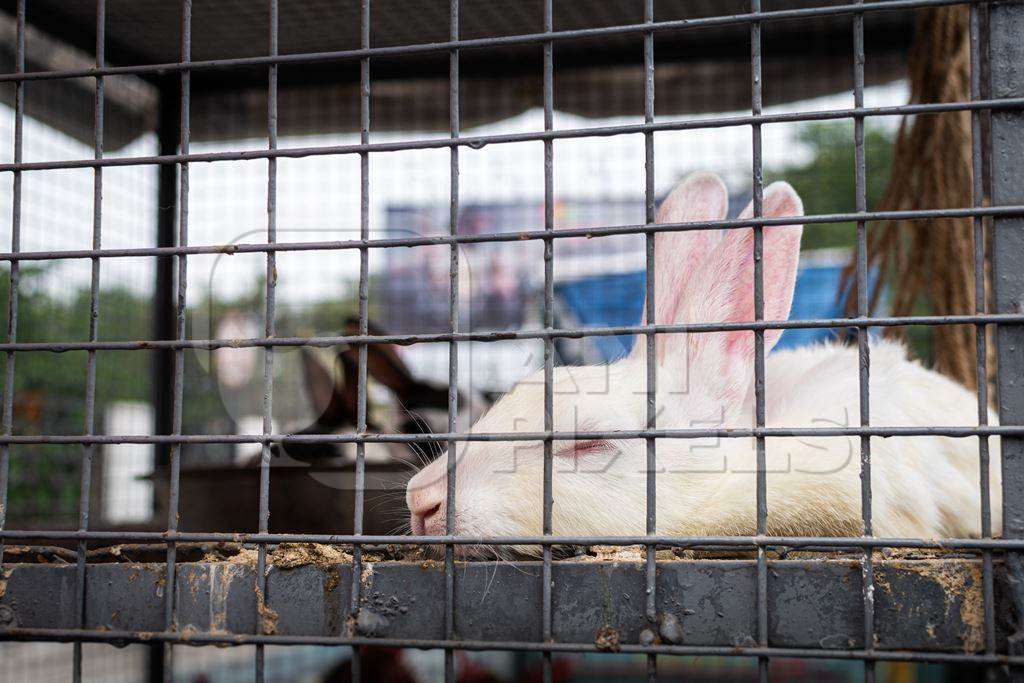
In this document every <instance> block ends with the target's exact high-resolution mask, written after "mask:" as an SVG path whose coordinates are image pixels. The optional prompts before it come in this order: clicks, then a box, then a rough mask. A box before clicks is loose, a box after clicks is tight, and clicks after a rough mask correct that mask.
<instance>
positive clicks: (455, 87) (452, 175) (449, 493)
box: [444, 0, 459, 683]
mask: <svg viewBox="0 0 1024 683" xmlns="http://www.w3.org/2000/svg"><path fill="white" fill-rule="evenodd" d="M448 24H449V25H448V31H449V37H450V39H451V40H453V41H456V40H458V39H459V0H450V1H449V6H448ZM448 127H449V133H450V134H451V136H452V137H453V138H457V137H459V51H458V50H452V51H451V52H450V53H449V55H448ZM448 185H449V206H448V210H449V214H448V229H449V231H450V234H452V235H458V233H459V148H458V146H455V145H453V146H452V147H451V148H450V155H449V176H448ZM448 297H449V298H448V328H449V329H450V330H451V331H452V333H455V332H457V331H458V330H459V245H458V244H456V243H454V242H453V243H452V245H451V249H450V251H449V255H448ZM458 386H459V344H458V342H457V341H455V340H454V339H452V341H450V342H449V343H448V431H449V432H454V431H455V430H456V417H457V415H458V411H459V389H458ZM445 450H446V455H447V459H448V461H447V466H448V467H447V472H446V476H447V484H446V488H445V501H446V502H445V522H444V523H445V533H446V534H449V535H450V534H453V533H455V464H456V461H457V455H458V443H457V442H456V441H454V440H451V441H449V442H448V447H447V448H446V449H445ZM444 634H445V638H446V639H447V640H452V639H453V637H454V635H455V547H454V546H453V545H451V544H449V545H446V546H445V549H444ZM444 678H445V681H446V682H447V683H454V681H455V653H454V651H453V650H452V649H451V648H447V649H445V651H444Z"/></svg>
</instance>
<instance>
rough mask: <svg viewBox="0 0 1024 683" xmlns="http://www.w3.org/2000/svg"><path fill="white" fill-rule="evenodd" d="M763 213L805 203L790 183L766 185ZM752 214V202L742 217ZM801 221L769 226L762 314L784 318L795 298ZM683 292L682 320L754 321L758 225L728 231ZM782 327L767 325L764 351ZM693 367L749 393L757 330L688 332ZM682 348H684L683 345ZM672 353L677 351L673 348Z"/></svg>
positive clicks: (729, 388)
mask: <svg viewBox="0 0 1024 683" xmlns="http://www.w3.org/2000/svg"><path fill="white" fill-rule="evenodd" d="M763 209H764V211H763V214H764V216H765V217H769V218H776V217H785V216H794V217H795V216H802V215H803V203H802V202H801V201H800V197H799V196H798V195H797V193H796V192H795V191H794V190H793V188H792V187H790V186H789V184H788V183H784V182H778V183H773V184H771V185H769V186H768V187H766V188H765V190H764V202H763ZM751 214H752V211H751V208H750V207H748V208H747V210H745V211H744V212H743V213H742V214H741V215H740V218H749V217H750V216H751ZM802 233H803V226H802V225H780V226H765V228H764V231H763V234H764V242H763V246H764V249H763V256H764V258H763V263H764V290H763V293H764V319H765V320H786V319H788V318H789V309H790V306H791V305H792V303H793V289H794V286H795V285H796V273H797V262H798V260H799V257H800V237H801V235H802ZM690 284H691V286H690V287H689V288H688V291H687V292H686V293H685V294H684V297H685V300H686V303H685V305H684V311H683V316H682V317H683V318H684V319H683V320H681V321H680V322H694V323H718V322H751V321H753V320H754V230H753V229H752V228H738V229H733V230H728V231H727V234H726V235H725V236H724V237H723V238H722V240H721V241H720V242H719V244H718V246H717V247H716V248H715V250H714V252H713V253H712V254H711V256H710V257H708V259H707V261H706V262H705V264H704V266H703V267H702V268H701V270H700V272H699V273H698V274H697V275H696V276H695V277H694V278H692V280H691V283H690ZM781 335H782V330H766V331H765V333H764V348H765V353H768V351H770V350H771V349H772V347H773V346H775V343H776V342H777V341H778V340H779V337H780V336H781ZM685 338H686V345H687V354H686V356H684V357H687V358H688V360H689V361H690V362H691V363H692V364H693V366H692V367H691V369H699V370H700V371H701V372H708V373H711V375H710V376H712V377H719V378H721V379H722V380H723V383H722V385H721V386H722V388H723V390H724V393H726V394H732V393H735V392H741V393H742V392H746V391H747V390H749V387H750V386H751V385H752V384H753V379H754V375H753V364H754V333H753V332H752V331H749V330H736V331H729V332H715V333H693V334H687V335H685ZM680 351H681V350H680ZM670 353H672V354H673V355H675V353H673V351H670Z"/></svg>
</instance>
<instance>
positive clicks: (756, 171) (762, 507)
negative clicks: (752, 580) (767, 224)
mask: <svg viewBox="0 0 1024 683" xmlns="http://www.w3.org/2000/svg"><path fill="white" fill-rule="evenodd" d="M750 11H751V13H752V14H755V15H756V14H759V13H760V12H761V0H750ZM761 90H762V83H761V22H760V21H753V22H751V24H750V109H751V112H752V113H753V114H754V115H755V116H759V115H760V114H761V109H762V94H761ZM750 128H751V150H752V155H751V156H752V159H753V169H752V175H753V183H752V195H753V196H752V204H753V209H754V217H755V218H760V217H761V215H762V213H763V210H764V207H763V202H764V159H763V158H762V154H761V124H760V123H755V124H753V125H752V126H751V127H750ZM753 249H754V255H753V256H754V320H755V321H760V320H764V263H763V258H762V257H763V252H764V229H763V228H762V227H761V226H760V225H757V226H754V247H753ZM754 423H755V425H756V426H757V427H763V426H764V423H765V408H764V330H755V331H754ZM754 448H755V457H756V460H757V480H756V499H757V500H756V506H757V533H758V535H765V534H767V533H768V485H767V481H766V479H767V466H766V463H765V440H764V437H763V436H758V437H756V438H755V440H754ZM757 642H758V645H759V646H761V647H768V557H767V555H766V554H765V548H764V546H758V549H757ZM768 667H769V660H768V658H767V657H758V658H757V672H758V679H759V680H761V681H762V682H765V681H767V680H768Z"/></svg>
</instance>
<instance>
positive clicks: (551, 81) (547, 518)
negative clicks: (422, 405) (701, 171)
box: [541, 0, 555, 683]
mask: <svg viewBox="0 0 1024 683" xmlns="http://www.w3.org/2000/svg"><path fill="white" fill-rule="evenodd" d="M554 28H555V27H554V8H553V0H544V32H545V33H551V32H552V31H554ZM543 96H544V130H545V131H549V130H552V129H553V128H554V116H555V115H554V110H555V63H554V43H553V41H550V40H549V41H546V42H545V43H544V93H543ZM554 164H555V148H554V141H553V140H551V139H550V138H549V139H546V140H544V229H545V230H547V231H548V232H552V231H554V229H555V168H554ZM554 258H555V245H554V241H553V240H550V239H547V240H544V329H546V330H550V329H552V328H553V327H554V326H555V311H554V305H555V278H554V268H555V261H554ZM554 366H555V340H554V338H552V337H546V338H545V339H544V431H545V432H550V431H551V430H552V429H554V409H555V407H554V391H553V385H554V376H553V375H554ZM553 445H554V443H553V440H552V439H550V438H546V439H544V491H543V494H544V520H543V533H544V535H545V536H547V535H549V534H551V533H552V519H551V518H552V512H551V511H552V508H553V507H554V490H553V489H554V458H553V456H552V448H553ZM543 553H544V555H543V568H542V573H541V600H542V604H541V612H542V619H543V624H542V625H541V637H542V639H543V640H544V642H545V643H549V642H551V641H552V619H553V617H552V613H551V611H552V606H551V590H552V588H553V586H552V580H553V579H552V576H551V574H552V571H551V546H549V545H546V546H544V549H543ZM542 666H543V670H542V672H541V673H542V677H543V681H544V683H551V680H552V671H551V652H544V653H543V665H542Z"/></svg>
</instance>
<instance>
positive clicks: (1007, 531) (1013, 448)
mask: <svg viewBox="0 0 1024 683" xmlns="http://www.w3.org/2000/svg"><path fill="white" fill-rule="evenodd" d="M1022 35H1024V4H1022V3H1019V2H1016V3H1007V4H1000V5H993V6H992V7H991V9H990V14H989V50H990V52H989V58H990V62H989V63H990V74H989V78H990V81H989V83H990V89H991V96H992V97H993V98H996V99H998V98H1006V97H1014V96H1020V95H1021V94H1024V71H1022V70H1021V64H1024V41H1022V40H1021V36H1022ZM991 150H992V166H991V171H992V204H993V205H995V206H999V205H1001V204H1007V203H1012V202H1015V201H1021V200H1022V199H1024V112H1021V111H1019V110H1014V111H994V112H992V128H991ZM992 239H993V250H992V253H993V262H992V278H993V286H994V289H995V299H996V312H1000V313H1002V312H1009V311H1014V312H1020V311H1022V310H1024V217H1021V216H1016V217H1006V218H997V219H995V221H994V227H993V230H992ZM996 340H997V343H998V349H999V389H998V396H999V420H1000V422H1001V424H1004V425H1019V424H1024V325H1019V324H1014V325H1001V326H999V328H998V333H997V335H996ZM1002 464H1003V535H1004V536H1005V537H1006V538H1024V438H1022V437H1020V436H1004V437H1003V438H1002ZM1006 562H1007V579H1008V584H1009V587H1010V591H1009V593H1010V600H1011V601H1012V605H1003V606H1001V609H1002V610H1003V611H1007V610H1009V609H1010V608H1011V607H1012V609H1013V613H1012V617H1011V619H1012V621H1011V623H1012V624H1013V632H1012V633H1011V634H1010V636H1009V640H1008V650H1009V653H1010V654H1021V653H1022V652H1024V554H1022V553H1020V552H1011V553H1007V556H1006ZM1011 673H1012V676H1011V678H1012V680H1015V681H1024V667H1015V668H1014V669H1013V670H1012V672H1011Z"/></svg>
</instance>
